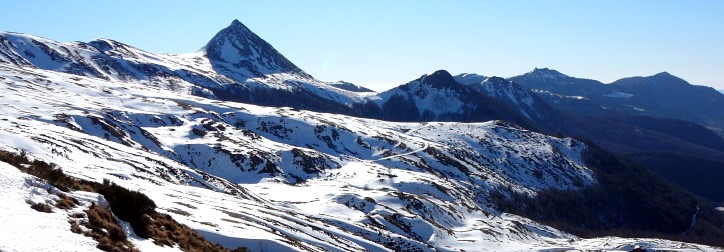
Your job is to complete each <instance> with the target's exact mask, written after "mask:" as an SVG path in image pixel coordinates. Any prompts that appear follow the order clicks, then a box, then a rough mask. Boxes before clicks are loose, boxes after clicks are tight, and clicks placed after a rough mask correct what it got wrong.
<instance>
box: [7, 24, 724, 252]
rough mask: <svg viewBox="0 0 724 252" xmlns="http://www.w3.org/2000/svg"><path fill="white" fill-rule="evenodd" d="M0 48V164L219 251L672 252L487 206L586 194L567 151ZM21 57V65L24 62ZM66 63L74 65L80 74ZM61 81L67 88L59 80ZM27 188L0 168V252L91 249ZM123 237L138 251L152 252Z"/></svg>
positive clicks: (216, 79) (24, 41)
mask: <svg viewBox="0 0 724 252" xmlns="http://www.w3.org/2000/svg"><path fill="white" fill-rule="evenodd" d="M0 37H4V38H7V39H6V41H5V42H3V41H0V47H2V46H4V47H5V48H6V49H7V48H10V51H12V52H13V53H4V54H0V149H2V150H7V151H13V152H20V151H25V152H26V153H28V155H29V156H30V157H32V158H35V159H40V160H44V161H47V162H51V163H55V164H57V165H58V166H59V167H60V168H61V169H63V171H64V172H65V173H67V174H69V175H71V176H75V177H78V178H82V179H87V180H92V181H102V180H103V179H109V180H111V181H113V182H115V183H117V184H119V185H121V186H124V187H126V188H129V189H132V190H139V191H141V192H142V193H144V194H146V195H148V196H149V197H150V198H151V199H153V200H154V201H155V202H156V204H157V205H158V211H160V212H166V213H168V214H170V215H171V216H173V217H174V218H175V219H177V220H178V221H179V222H181V223H184V224H186V225H188V226H190V227H191V228H193V229H195V230H197V231H198V232H199V233H200V234H201V235H203V236H204V237H206V238H207V239H209V240H211V241H213V242H219V243H221V244H222V245H224V246H226V247H229V248H235V247H238V246H244V247H248V248H250V249H252V250H253V251H261V250H265V251H391V250H402V251H460V250H466V251H521V250H556V249H586V248H601V247H605V248H610V249H620V248H623V247H622V246H628V245H630V244H633V243H635V242H647V243H651V244H660V246H662V247H667V248H675V247H674V246H679V245H681V243H676V242H670V241H660V240H634V239H621V238H600V239H579V238H577V237H575V236H573V235H571V234H567V233H565V232H562V231H559V230H556V229H553V228H551V227H547V226H544V225H541V224H539V223H536V222H533V221H531V220H529V219H526V218H523V217H520V216H516V215H510V214H506V213H501V212H499V211H497V210H496V209H494V208H492V207H491V206H492V204H491V202H490V198H489V193H490V192H491V191H492V190H499V191H502V192H504V193H510V192H522V193H526V194H529V195H534V194H536V193H537V192H538V191H540V190H543V189H550V188H556V189H569V190H576V189H578V188H580V187H581V186H585V185H589V184H593V183H596V179H595V176H594V175H593V173H592V172H591V170H590V169H588V168H587V167H586V166H585V164H584V163H583V162H582V161H581V152H582V151H583V150H584V149H585V148H586V146H585V145H584V144H582V143H580V142H577V141H575V140H572V139H569V138H555V137H550V136H545V135H541V134H538V133H535V132H530V131H527V130H523V129H520V128H517V127H515V126H512V125H508V124H506V123H503V122H498V121H491V122H485V123H471V124H466V123H439V122H432V123H393V122H385V121H378V120H371V119H360V118H354V117H350V116H343V115H336V114H324V113H315V112H309V111H300V110H296V109H292V108H271V107H260V106H254V105H248V104H241V103H233V102H222V101H218V100H213V99H206V98H200V97H198V96H192V95H189V93H190V92H191V91H192V90H195V91H199V90H198V89H199V88H201V89H203V88H204V85H208V87H210V86H213V85H232V84H233V85H248V86H255V87H271V88H279V89H287V88H290V89H291V88H295V87H302V88H305V89H307V90H310V91H312V92H315V93H316V94H321V95H326V97H329V98H330V99H334V100H337V101H340V102H342V103H344V104H349V103H352V102H355V101H360V100H362V99H367V98H365V97H364V96H363V95H359V94H354V93H353V92H346V91H344V90H340V89H337V88H334V87H330V86H328V85H326V84H324V83H321V82H318V81H316V80H313V79H311V78H307V77H304V76H298V75H295V74H288V73H275V74H269V75H265V76H264V77H249V75H246V74H245V73H242V72H237V73H235V75H234V74H227V75H222V74H219V73H217V72H216V71H215V70H214V69H213V67H212V66H211V64H210V63H209V61H208V59H207V58H205V57H204V55H203V54H201V53H195V54H187V55H160V54H152V53H148V52H144V51H142V50H140V49H136V48H133V47H130V46H127V45H123V44H121V43H118V42H115V41H112V40H97V41H94V42H92V43H100V44H106V45H108V47H102V48H104V49H102V50H104V53H106V54H109V55H114V57H115V58H116V59H123V61H116V63H117V64H121V65H123V64H132V63H134V62H135V63H144V64H145V63H149V62H150V63H152V64H151V65H153V66H154V67H159V66H160V68H163V69H169V70H172V71H175V70H178V71H181V70H184V71H186V72H185V75H189V71H190V72H193V75H194V76H195V77H194V78H207V79H208V80H211V81H206V82H198V83H197V82H194V83H191V82H188V81H187V80H186V79H183V78H176V77H168V78H167V77H164V76H165V75H163V74H160V75H152V77H151V78H143V77H142V76H150V75H147V74H146V73H143V72H140V71H154V70H149V69H143V68H142V69H138V68H133V67H121V68H117V69H122V68H123V69H126V70H127V71H125V72H122V73H121V72H116V71H114V70H108V69H104V68H103V67H100V66H98V65H96V63H97V62H99V61H97V60H91V59H92V58H93V57H94V56H99V55H100V53H101V52H100V51H99V49H97V48H95V47H91V46H89V44H85V43H79V42H76V43H58V42H54V41H50V40H47V39H43V38H39V37H34V36H30V35H22V34H14V33H0ZM34 41H35V42H34ZM36 42H37V43H36ZM43 46H46V47H49V48H51V49H52V50H47V48H46V49H42V48H44V47H43ZM39 48H41V49H42V50H41V49H39ZM0 49H2V48H0ZM26 51H27V52H29V53H26ZM3 52H9V51H8V50H4V51H3ZM48 52H54V53H48ZM19 54H28V55H29V54H32V55H34V56H33V57H31V58H32V59H33V60H32V61H27V60H26V59H25V58H26V57H19V56H18V55H19ZM26 56H27V55H26ZM27 57H30V56H27ZM53 57H59V58H64V59H73V60H72V61H64V60H59V59H57V58H56V59H55V60H53ZM63 62H66V63H67V64H66V63H63ZM71 62H73V63H77V64H75V65H74V64H70V63H71ZM80 63H83V64H86V65H87V66H86V67H85V68H83V67H80V68H78V65H79V64H80ZM80 65H82V64H80ZM74 67H75V68H77V70H78V71H81V72H82V74H68V73H61V72H57V71H71V70H73V69H75V68H74ZM151 68H153V67H151ZM134 71H135V72H134ZM181 72H183V71H181ZM182 75H184V74H182ZM187 77H188V76H187ZM199 83H205V84H204V85H200V84H199ZM413 86H414V83H413ZM413 88H414V87H413ZM202 91H203V90H202ZM422 91H424V92H427V93H426V95H425V96H416V97H418V98H419V99H421V100H419V101H416V103H417V104H418V105H421V106H420V109H421V112H422V111H424V110H431V111H439V112H443V113H445V112H456V111H459V110H460V109H461V106H463V105H462V102H460V101H459V100H456V99H455V97H450V95H451V94H452V93H446V91H445V90H444V89H443V90H442V91H440V90H436V91H435V92H432V91H431V90H422ZM381 95H387V94H384V93H383V94H381ZM27 177H28V176H27V175H24V174H20V173H19V172H18V171H17V170H16V169H14V168H13V167H10V166H8V165H6V164H0V186H2V187H3V190H2V192H3V193H2V194H0V199H2V201H0V202H3V205H2V206H0V209H2V210H3V211H2V213H3V214H2V215H0V223H2V224H3V226H2V227H3V228H2V229H1V230H2V231H0V250H2V251H47V250H68V251H87V250H95V244H96V243H95V242H94V241H92V240H90V238H86V237H83V236H82V235H77V234H74V233H71V232H70V227H69V224H68V222H67V215H68V213H63V212H61V211H57V212H56V213H51V214H47V213H39V212H36V211H34V210H32V209H30V207H29V205H28V203H27V202H28V200H30V201H31V202H37V201H49V200H53V199H54V198H53V195H51V194H49V193H47V191H46V190H44V189H43V190H40V189H37V188H48V186H47V185H44V184H43V183H42V182H38V181H37V180H34V179H32V178H30V181H31V182H28V181H29V180H28V178H27ZM32 181H35V182H32ZM51 191H52V190H51ZM78 194H82V193H79V192H78ZM81 196H83V198H84V199H86V200H85V201H84V204H86V205H87V204H90V203H91V202H102V200H100V199H99V198H98V196H97V195H95V196H93V195H88V194H84V195H81ZM94 200H95V201H94ZM5 202H11V203H8V204H5ZM5 213H10V214H5ZM46 219H47V220H48V221H47V222H46V221H45V220H46ZM39 220H43V221H42V222H40V221H39ZM19 221H22V225H25V226H23V227H20V228H9V227H14V226H22V225H20V223H19ZM38 229H41V230H42V231H38ZM2 232H8V233H2ZM129 232H130V231H129ZM129 234H130V233H129ZM16 237H20V238H16ZM130 237H132V239H131V240H132V242H133V243H134V244H136V246H137V247H139V248H141V249H142V250H144V251H156V250H158V249H160V248H158V247H156V246H155V245H153V244H152V242H151V241H148V240H143V239H140V238H138V237H135V236H133V234H130ZM56 242H57V244H56ZM58 244H60V245H58ZM657 246H659V245H657ZM681 246H687V248H688V247H695V248H700V249H701V250H704V251H714V249H713V248H710V247H704V246H697V245H691V244H684V245H681ZM165 249H171V250H174V248H165Z"/></svg>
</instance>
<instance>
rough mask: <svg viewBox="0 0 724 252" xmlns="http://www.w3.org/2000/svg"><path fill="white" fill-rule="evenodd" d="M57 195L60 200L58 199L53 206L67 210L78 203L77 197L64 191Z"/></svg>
mask: <svg viewBox="0 0 724 252" xmlns="http://www.w3.org/2000/svg"><path fill="white" fill-rule="evenodd" d="M58 197H60V200H58V202H55V207H57V208H60V209H65V210H68V209H71V208H74V207H76V206H78V204H80V202H78V200H77V199H75V198H73V197H70V196H68V195H66V194H64V193H61V194H58Z"/></svg>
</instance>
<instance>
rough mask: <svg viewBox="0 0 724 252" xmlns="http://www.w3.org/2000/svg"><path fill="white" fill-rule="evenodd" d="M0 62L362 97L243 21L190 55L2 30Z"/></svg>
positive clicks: (207, 90) (188, 85) (198, 89)
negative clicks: (308, 68) (299, 63)
mask: <svg viewBox="0 0 724 252" xmlns="http://www.w3.org/2000/svg"><path fill="white" fill-rule="evenodd" d="M0 62H5V63H10V64H14V65H18V66H25V67H36V68H40V69H45V70H52V71H59V72H65V73H70V74H75V75H81V76H91V77H96V78H102V79H107V80H119V81H141V82H144V83H146V84H148V85H154V86H157V87H162V88H164V89H169V90H175V91H177V92H184V93H193V94H197V95H201V96H206V97H214V96H217V95H218V93H219V92H225V91H226V90H227V89H228V88H229V87H233V88H237V89H242V90H255V89H272V90H275V89H276V90H288V91H294V90H306V91H307V92H310V93H312V94H315V95H317V96H319V97H321V98H325V99H329V100H332V101H335V102H338V103H340V104H343V105H350V104H352V103H355V102H361V101H363V98H362V97H361V96H360V95H358V94H356V93H355V92H351V91H347V90H342V89H338V88H334V87H332V86H329V85H327V84H325V83H323V82H321V81H318V80H316V79H314V78H313V77H311V76H310V75H308V74H306V73H305V72H304V71H302V70H300V69H299V68H297V67H296V66H294V64H292V63H291V62H289V61H288V60H287V59H286V58H284V56H282V55H281V54H279V52H277V51H276V50H275V49H274V48H273V47H271V45H269V44H268V43H266V42H265V41H264V40H262V39H261V38H259V37H258V36H256V35H255V34H254V33H253V32H251V31H250V30H249V29H248V28H246V27H245V26H244V25H243V24H241V23H240V22H238V21H235V22H233V23H232V24H231V25H230V26H229V27H227V28H225V29H223V30H221V31H220V32H219V33H218V34H217V35H216V36H215V37H214V38H212V39H211V40H210V41H209V43H208V44H207V45H206V46H205V47H204V49H202V51H199V52H196V53H189V54H154V53H149V52H145V51H143V50H141V49H138V48H134V47H132V46H129V45H126V44H123V43H120V42H117V41H113V40H110V39H98V40H94V41H91V42H88V43H84V42H71V43H60V42H57V41H53V40H49V39H45V38H41V37H37V36H33V35H27V34H19V33H10V32H0Z"/></svg>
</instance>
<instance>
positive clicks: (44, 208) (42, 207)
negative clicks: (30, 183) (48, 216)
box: [30, 203, 53, 213]
mask: <svg viewBox="0 0 724 252" xmlns="http://www.w3.org/2000/svg"><path fill="white" fill-rule="evenodd" d="M30 208H32V209H35V211H38V212H43V213H52V212H53V206H51V205H48V204H45V203H33V204H30Z"/></svg>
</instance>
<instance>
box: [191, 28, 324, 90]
mask: <svg viewBox="0 0 724 252" xmlns="http://www.w3.org/2000/svg"><path fill="white" fill-rule="evenodd" d="M202 52H204V53H205V54H206V56H207V57H208V58H209V60H211V62H212V65H214V67H215V68H231V69H230V70H237V71H239V70H241V71H244V70H246V71H249V72H250V74H251V75H252V76H249V77H261V76H264V75H267V74H275V73H289V74H296V75H299V76H302V77H307V78H311V75H309V74H307V73H306V72H304V71H303V70H302V69H300V68H299V67H297V66H296V65H294V63H292V62H291V61H289V60H288V59H287V58H286V57H284V55H282V54H281V53H280V52H279V51H277V50H276V49H275V48H274V47H273V46H272V45H271V44H269V43H268V42H266V41H265V40H264V39H262V38H261V37H259V36H258V35H256V33H254V32H253V31H251V29H249V28H248V27H246V26H245V25H244V24H243V23H241V22H240V21H239V20H238V19H234V21H232V22H231V24H230V25H229V26H228V27H226V28H224V29H222V30H220V31H219V32H218V33H216V35H214V37H212V38H211V40H209V42H208V43H206V45H205V46H204V47H203V48H202ZM215 63H216V64H215ZM224 63H228V64H224Z"/></svg>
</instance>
